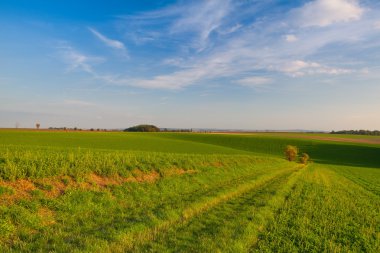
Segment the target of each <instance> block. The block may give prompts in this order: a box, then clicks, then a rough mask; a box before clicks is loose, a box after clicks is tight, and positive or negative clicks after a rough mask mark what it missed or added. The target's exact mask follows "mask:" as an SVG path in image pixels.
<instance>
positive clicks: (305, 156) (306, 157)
mask: <svg viewBox="0 0 380 253" xmlns="http://www.w3.org/2000/svg"><path fill="white" fill-rule="evenodd" d="M309 159H310V156H309V155H308V154H306V153H302V156H301V157H300V163H302V164H307V163H308V161H309Z"/></svg>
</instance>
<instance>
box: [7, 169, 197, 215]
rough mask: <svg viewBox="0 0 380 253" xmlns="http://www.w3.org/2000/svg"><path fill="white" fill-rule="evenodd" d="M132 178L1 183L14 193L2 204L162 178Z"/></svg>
mask: <svg viewBox="0 0 380 253" xmlns="http://www.w3.org/2000/svg"><path fill="white" fill-rule="evenodd" d="M165 172H166V173H165V174H164V175H163V177H167V176H175V175H182V174H186V173H195V172H196V171H195V170H183V169H177V168H175V169H169V170H166V171H165ZM132 175H133V176H132V177H120V176H114V177H104V176H100V175H97V174H95V173H91V174H89V175H88V176H87V177H85V180H84V181H82V182H78V181H76V180H75V179H74V178H71V177H69V176H60V177H49V178H42V179H35V180H31V179H19V180H16V181H14V182H11V181H0V186H3V187H6V188H9V189H10V190H11V192H12V193H4V194H2V195H0V202H1V203H6V204H11V203H14V201H16V200H19V199H31V198H32V192H33V191H34V190H40V191H42V192H43V194H44V197H46V198H56V197H59V196H61V195H62V194H64V193H65V191H66V190H67V189H86V190H99V189H102V188H107V187H108V186H112V185H122V184H123V183H126V182H138V183H143V182H146V183H153V182H156V181H157V180H159V179H160V178H161V175H160V174H159V173H158V172H157V171H151V172H148V173H146V172H143V171H141V170H139V169H134V170H133V171H132ZM41 215H42V216H43V215H48V211H46V210H41Z"/></svg>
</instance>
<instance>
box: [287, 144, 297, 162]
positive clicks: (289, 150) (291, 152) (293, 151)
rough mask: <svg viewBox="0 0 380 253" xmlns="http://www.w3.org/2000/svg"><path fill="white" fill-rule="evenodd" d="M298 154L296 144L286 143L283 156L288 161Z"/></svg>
mask: <svg viewBox="0 0 380 253" xmlns="http://www.w3.org/2000/svg"><path fill="white" fill-rule="evenodd" d="M297 156H298V148H297V147H296V146H292V145H288V146H286V148H285V158H286V160H288V161H295V160H296V158H297Z"/></svg>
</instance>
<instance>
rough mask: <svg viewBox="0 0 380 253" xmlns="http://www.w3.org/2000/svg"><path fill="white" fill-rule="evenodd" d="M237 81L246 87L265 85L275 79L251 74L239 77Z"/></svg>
mask: <svg viewBox="0 0 380 253" xmlns="http://www.w3.org/2000/svg"><path fill="white" fill-rule="evenodd" d="M236 82H237V83H238V84H240V85H242V86H246V87H262V86H263V85H266V84H270V83H272V82H273V79H272V78H268V77H261V76H250V77H245V78H242V79H239V80H237V81H236Z"/></svg>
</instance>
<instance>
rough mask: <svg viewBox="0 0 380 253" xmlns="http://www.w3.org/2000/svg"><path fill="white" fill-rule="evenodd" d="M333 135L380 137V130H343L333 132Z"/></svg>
mask: <svg viewBox="0 0 380 253" xmlns="http://www.w3.org/2000/svg"><path fill="white" fill-rule="evenodd" d="M331 134H357V135H376V136H380V131H379V130H374V131H370V130H341V131H336V132H335V131H332V132H331Z"/></svg>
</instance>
